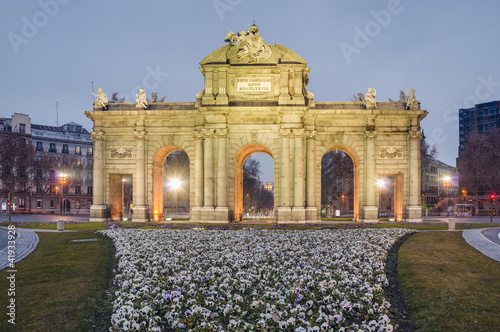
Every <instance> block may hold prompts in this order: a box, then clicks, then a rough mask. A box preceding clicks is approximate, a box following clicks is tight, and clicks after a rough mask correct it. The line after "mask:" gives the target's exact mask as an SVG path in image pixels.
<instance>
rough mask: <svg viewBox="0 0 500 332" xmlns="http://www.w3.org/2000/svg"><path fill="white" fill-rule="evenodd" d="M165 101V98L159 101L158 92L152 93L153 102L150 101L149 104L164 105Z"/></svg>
mask: <svg viewBox="0 0 500 332" xmlns="http://www.w3.org/2000/svg"><path fill="white" fill-rule="evenodd" d="M164 101H165V96H163V98H160V99H158V92H152V93H151V100H149V99H148V102H151V103H163V102H164Z"/></svg>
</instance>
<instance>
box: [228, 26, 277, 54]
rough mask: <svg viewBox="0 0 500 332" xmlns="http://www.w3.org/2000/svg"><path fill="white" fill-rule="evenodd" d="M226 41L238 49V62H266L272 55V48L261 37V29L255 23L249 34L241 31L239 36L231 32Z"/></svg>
mask: <svg viewBox="0 0 500 332" xmlns="http://www.w3.org/2000/svg"><path fill="white" fill-rule="evenodd" d="M224 41H225V42H228V43H229V45H230V46H236V47H237V48H238V50H237V52H236V58H237V59H238V60H243V59H245V58H248V61H249V63H255V62H259V61H260V60H265V59H267V58H268V57H269V56H270V55H271V53H272V50H271V46H269V45H268V44H266V42H264V39H263V38H262V37H261V36H260V35H259V28H258V27H257V26H256V25H255V23H254V24H252V25H250V27H249V29H248V32H246V31H240V32H239V33H238V34H235V33H234V32H232V31H231V32H229V33H228V34H227V35H226V38H225V39H224ZM235 43H236V44H235Z"/></svg>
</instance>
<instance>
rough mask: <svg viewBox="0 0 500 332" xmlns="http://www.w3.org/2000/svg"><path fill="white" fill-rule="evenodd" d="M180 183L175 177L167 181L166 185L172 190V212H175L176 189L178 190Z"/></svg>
mask: <svg viewBox="0 0 500 332" xmlns="http://www.w3.org/2000/svg"><path fill="white" fill-rule="evenodd" d="M181 184H182V183H181V180H179V179H177V178H173V179H170V181H168V186H169V187H170V190H173V191H174V204H175V208H174V214H176V213H177V190H179V188H180V187H181Z"/></svg>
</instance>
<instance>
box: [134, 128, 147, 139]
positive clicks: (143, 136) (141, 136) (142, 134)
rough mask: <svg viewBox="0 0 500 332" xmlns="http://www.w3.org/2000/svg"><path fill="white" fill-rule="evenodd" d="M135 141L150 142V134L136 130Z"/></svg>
mask: <svg viewBox="0 0 500 332" xmlns="http://www.w3.org/2000/svg"><path fill="white" fill-rule="evenodd" d="M134 139H135V140H137V141H139V140H142V141H147V140H148V133H147V132H146V131H145V130H136V129H134Z"/></svg>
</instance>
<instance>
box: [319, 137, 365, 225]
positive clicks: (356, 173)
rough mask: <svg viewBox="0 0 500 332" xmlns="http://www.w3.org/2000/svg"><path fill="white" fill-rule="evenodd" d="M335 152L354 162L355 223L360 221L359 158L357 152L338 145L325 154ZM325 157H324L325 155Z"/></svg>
mask: <svg viewBox="0 0 500 332" xmlns="http://www.w3.org/2000/svg"><path fill="white" fill-rule="evenodd" d="M333 150H339V151H343V152H345V153H346V154H347V155H348V156H349V157H350V158H351V160H352V165H353V172H354V188H353V204H354V207H353V221H359V194H360V191H359V158H358V155H357V154H356V152H355V151H354V150H353V149H351V148H349V147H347V146H344V145H336V146H333V147H332V148H330V149H328V151H326V152H325V154H326V153H328V152H330V151H333ZM323 156H324V155H323ZM322 158H323V157H322Z"/></svg>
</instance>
